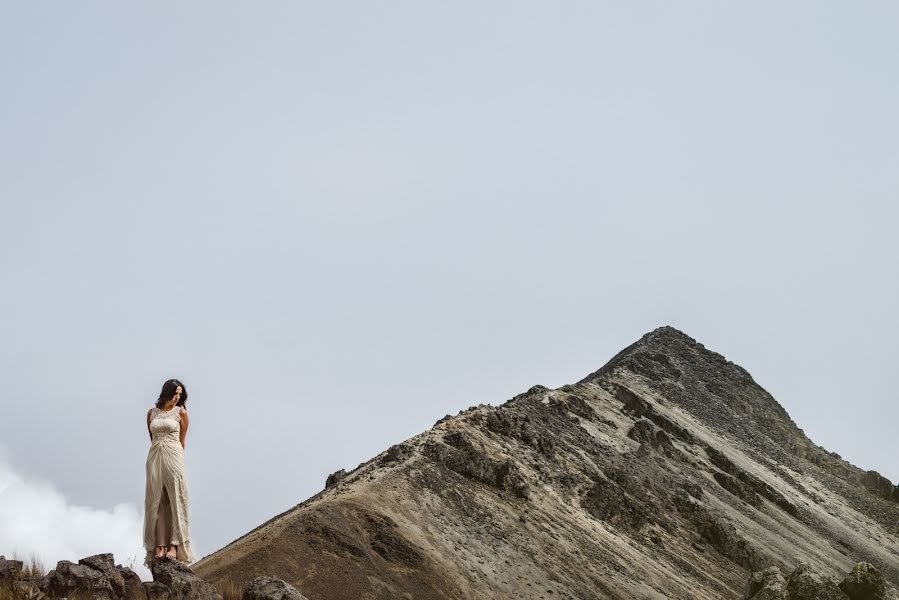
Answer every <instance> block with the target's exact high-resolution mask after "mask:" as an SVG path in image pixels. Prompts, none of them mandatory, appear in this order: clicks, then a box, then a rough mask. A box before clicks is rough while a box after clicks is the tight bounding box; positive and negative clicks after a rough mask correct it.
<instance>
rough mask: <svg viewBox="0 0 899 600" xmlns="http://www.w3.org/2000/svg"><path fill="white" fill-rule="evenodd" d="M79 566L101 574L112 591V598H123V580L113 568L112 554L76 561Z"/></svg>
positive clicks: (97, 555)
mask: <svg viewBox="0 0 899 600" xmlns="http://www.w3.org/2000/svg"><path fill="white" fill-rule="evenodd" d="M78 564H79V565H84V566H86V567H90V568H91V569H94V570H95V571H98V572H100V573H102V574H103V576H104V577H106V578H107V579H108V581H109V587H110V589H112V593H113V597H115V598H123V597H124V596H125V580H124V578H123V577H122V575H121V573H119V570H118V569H116V567H115V560H114V559H113V558H112V554H95V555H93V556H88V557H87V558H82V559H81V560H79V561H78Z"/></svg>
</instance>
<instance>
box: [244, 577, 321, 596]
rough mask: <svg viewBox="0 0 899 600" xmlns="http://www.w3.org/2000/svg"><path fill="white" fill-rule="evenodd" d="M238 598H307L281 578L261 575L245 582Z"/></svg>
mask: <svg viewBox="0 0 899 600" xmlns="http://www.w3.org/2000/svg"><path fill="white" fill-rule="evenodd" d="M240 600H307V598H306V596H304V595H303V594H301V593H300V592H299V591H297V589H296V588H295V587H293V586H292V585H290V584H289V583H287V582H286V581H284V580H283V579H276V578H274V577H268V576H266V575H263V576H261V577H256V578H254V579H251V580H250V581H248V582H247V585H246V586H244V588H243V594H241V596H240Z"/></svg>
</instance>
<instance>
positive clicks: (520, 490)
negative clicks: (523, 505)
mask: <svg viewBox="0 0 899 600" xmlns="http://www.w3.org/2000/svg"><path fill="white" fill-rule="evenodd" d="M424 452H425V454H426V455H427V456H429V457H430V458H432V459H433V460H434V461H436V462H437V463H438V464H440V465H442V466H444V467H446V468H448V469H450V470H451V471H454V472H456V473H458V474H459V475H462V476H463V477H467V478H469V479H474V480H476V481H480V482H481V483H485V484H487V485H489V486H492V487H495V488H497V489H500V490H510V491H511V492H512V493H513V494H515V495H516V496H518V497H519V498H527V497H528V495H529V488H528V484H527V481H526V480H525V478H524V476H522V474H521V472H520V470H519V469H518V467H517V466H516V465H515V463H513V462H512V461H511V460H508V459H507V460H505V461H502V462H500V461H497V460H494V459H493V458H491V457H490V456H489V455H488V454H487V453H486V452H484V451H483V450H482V449H481V448H479V447H478V446H477V445H476V444H475V443H474V442H472V441H471V440H470V439H469V438H468V437H466V436H465V434H463V433H462V432H459V431H454V432H451V433H448V434H447V435H445V436H443V443H435V442H429V443H428V444H426V445H425V448H424Z"/></svg>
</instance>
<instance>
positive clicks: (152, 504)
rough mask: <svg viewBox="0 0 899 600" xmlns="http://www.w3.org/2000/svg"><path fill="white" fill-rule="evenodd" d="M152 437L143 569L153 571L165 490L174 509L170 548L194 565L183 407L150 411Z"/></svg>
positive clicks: (145, 506) (145, 515) (146, 496)
mask: <svg viewBox="0 0 899 600" xmlns="http://www.w3.org/2000/svg"><path fill="white" fill-rule="evenodd" d="M150 433H151V434H152V436H153V441H152V442H151V444H150V451H149V452H148V453H147V465H146V466H147V487H146V491H145V493H144V549H145V550H146V551H147V555H146V558H145V559H144V565H145V566H146V567H147V568H150V567H151V565H152V564H153V562H154V561H155V560H157V559H156V557H155V554H156V517H157V512H158V511H159V503H160V501H161V500H162V491H163V488H165V490H166V491H167V495H168V499H169V505H170V506H171V521H170V523H171V525H170V527H169V529H170V531H171V540H169V541H170V542H171V544H175V545H177V546H178V552H177V555H178V560H180V561H184V562H185V563H188V564H189V563H192V562H194V561H195V560H196V559H195V557H194V555H193V552H192V551H191V548H190V526H189V519H188V512H187V502H188V496H187V477H186V475H187V473H186V470H185V468H184V448H183V447H182V446H181V407H180V406H178V405H177V404H176V405H175V406H174V407H172V409H171V410H167V411H162V410H159V409H158V408H156V407H155V406H154V407H153V408H152V409H151V410H150Z"/></svg>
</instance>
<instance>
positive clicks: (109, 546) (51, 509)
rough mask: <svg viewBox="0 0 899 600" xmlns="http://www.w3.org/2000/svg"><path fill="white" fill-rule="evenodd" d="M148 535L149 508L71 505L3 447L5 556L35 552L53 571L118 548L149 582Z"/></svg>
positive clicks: (119, 559) (0, 521)
mask: <svg viewBox="0 0 899 600" xmlns="http://www.w3.org/2000/svg"><path fill="white" fill-rule="evenodd" d="M142 534H143V511H139V510H138V509H137V507H135V506H134V505H133V504H130V503H123V504H116V505H115V506H113V507H112V508H110V509H103V508H93V507H90V506H77V505H74V504H69V502H68V501H67V500H66V498H65V496H63V494H62V493H60V492H59V491H58V490H57V489H56V488H55V487H54V486H53V484H51V483H49V482H45V481H39V480H35V479H26V478H25V477H23V476H22V475H20V474H19V473H17V472H16V471H15V469H13V467H12V466H11V465H10V464H9V463H8V461H7V459H6V457H5V456H4V454H3V452H2V449H0V554H5V555H6V557H7V558H11V557H12V555H13V554H15V555H17V557H18V558H19V559H23V558H24V557H30V556H31V555H32V554H34V555H35V556H36V557H37V558H38V559H40V560H41V562H42V563H43V564H44V566H45V567H46V568H47V570H49V569H52V568H54V567H55V566H56V563H57V562H58V561H60V560H71V561H73V562H77V561H78V559H80V558H84V557H85V556H90V555H92V554H100V553H104V552H112V553H113V555H114V557H115V560H116V563H117V564H122V565H125V566H128V567H131V568H132V569H134V570H135V572H137V574H138V575H140V576H141V579H143V580H144V581H148V580H150V579H152V577H151V575H150V572H149V571H148V570H147V569H146V567H144V566H143V552H144V550H143V545H142V538H143V535H142ZM132 562H133V564H131V563H132Z"/></svg>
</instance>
